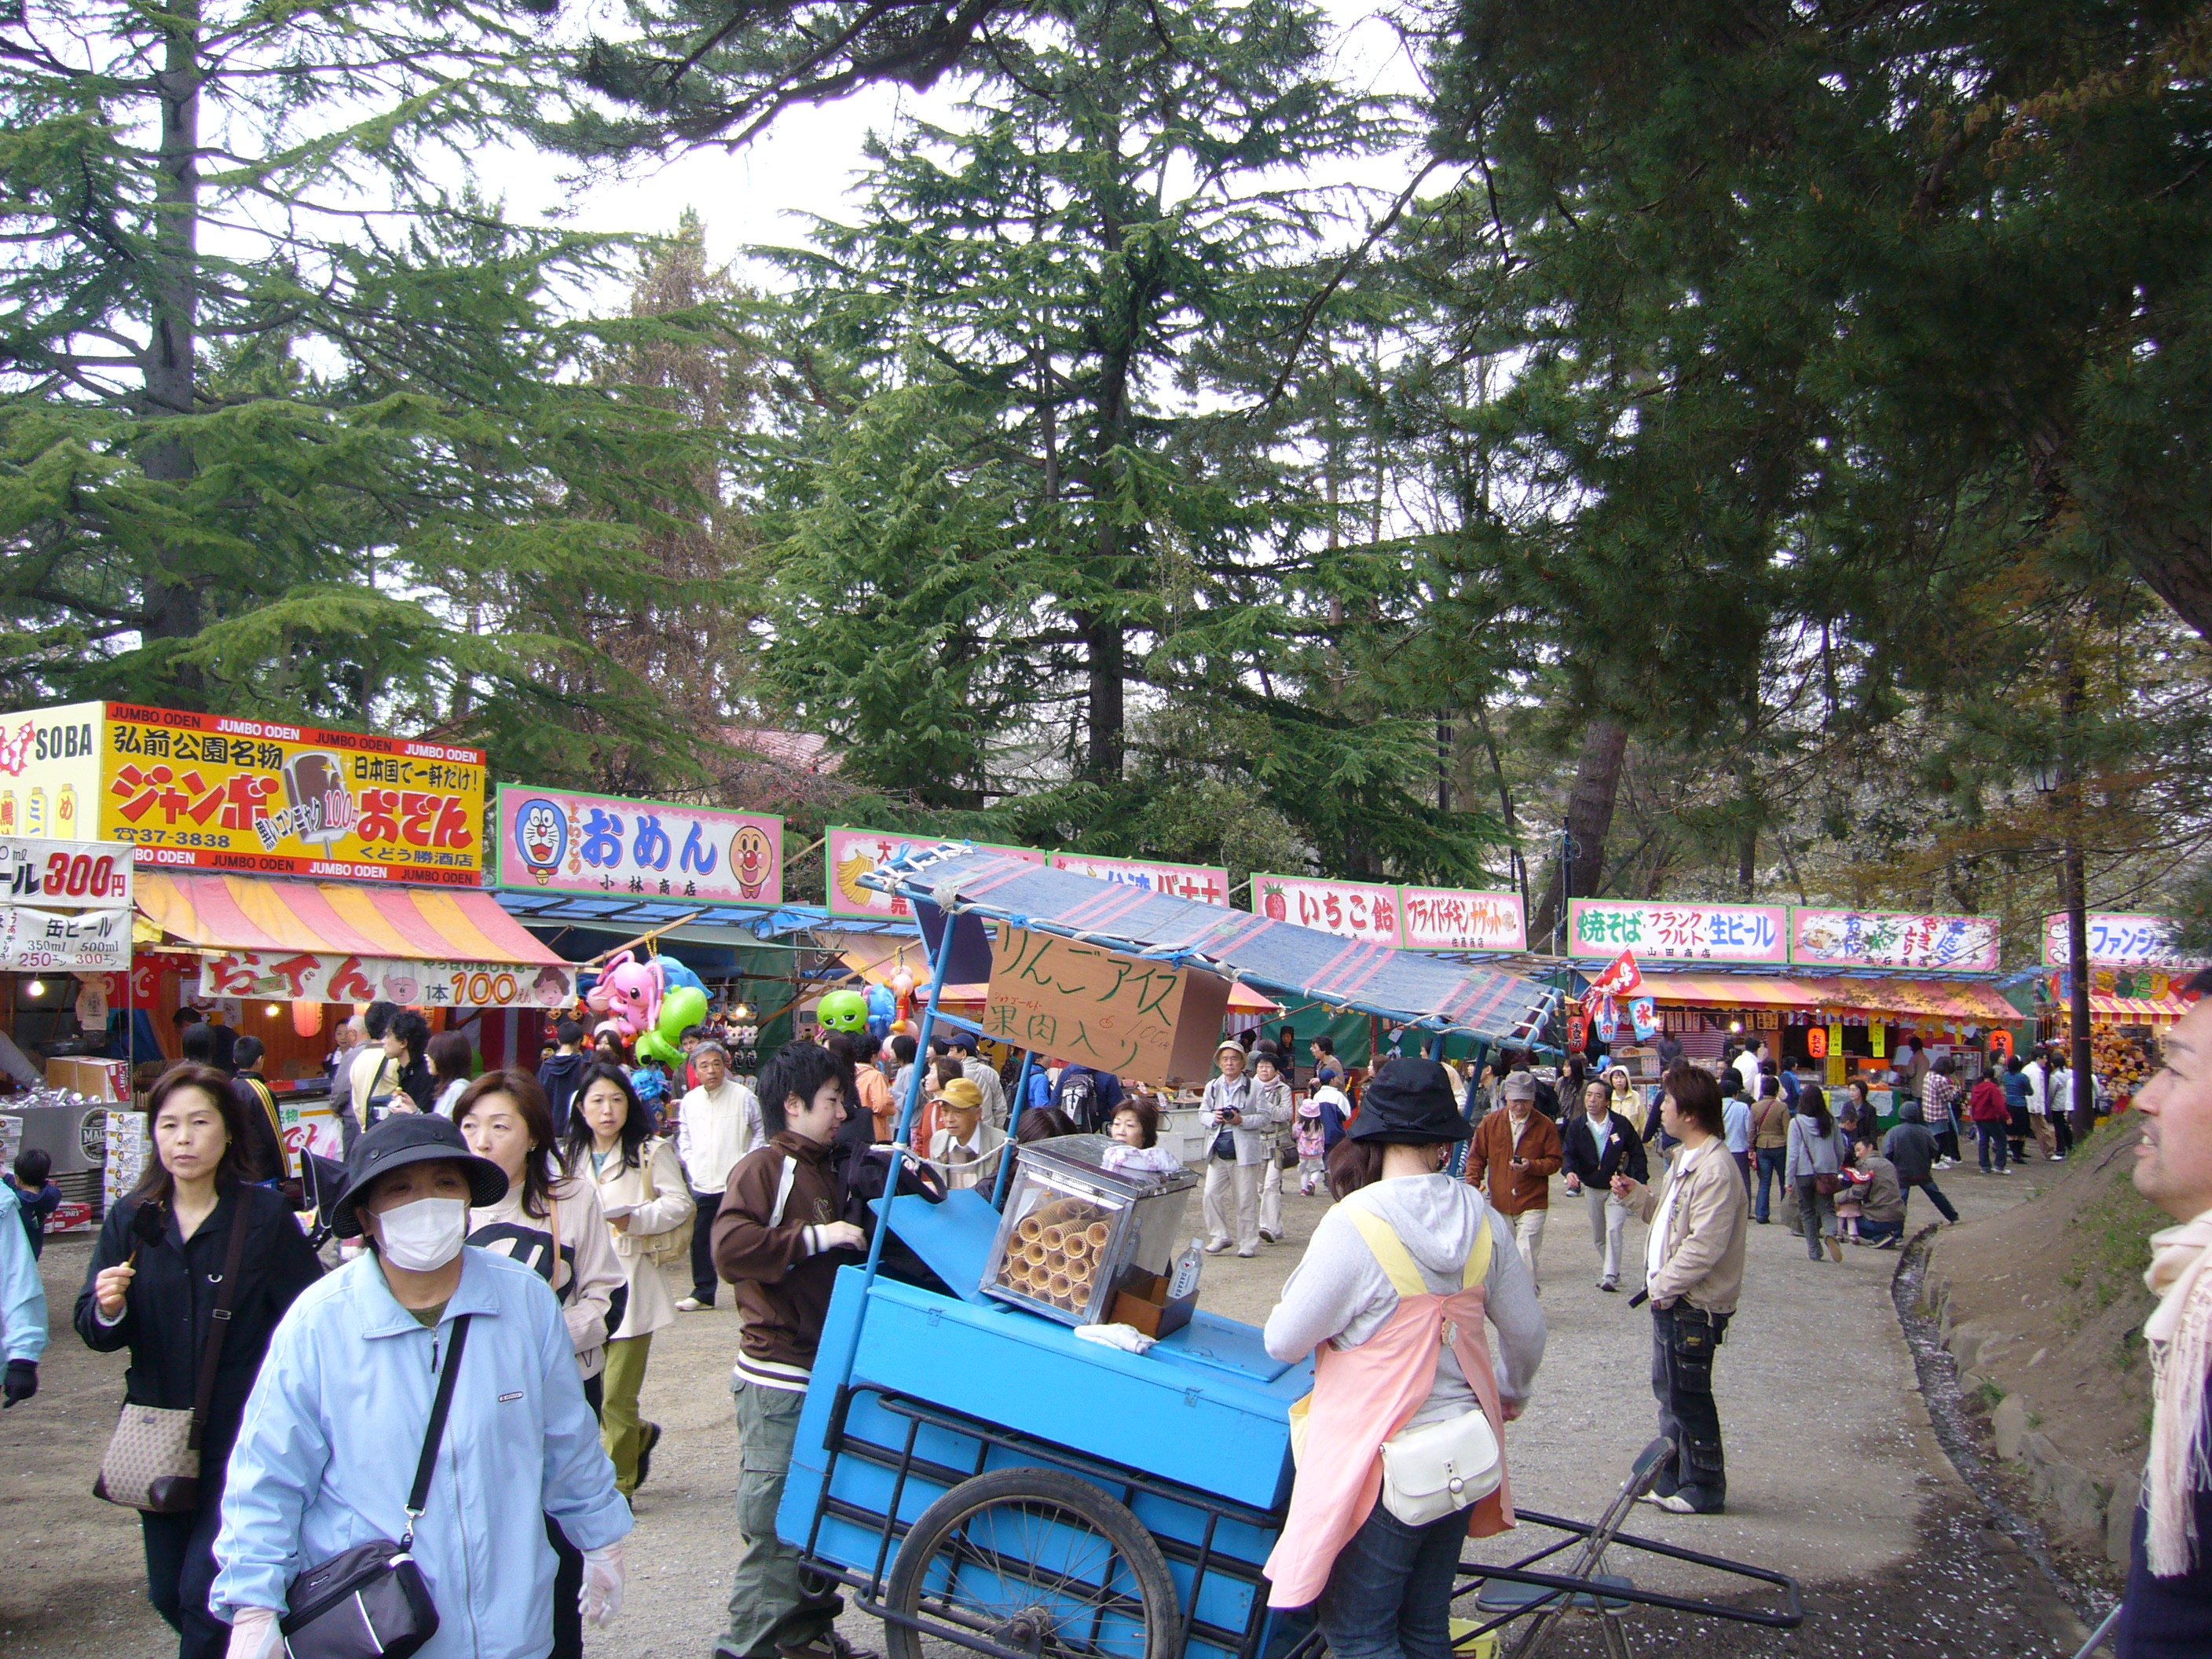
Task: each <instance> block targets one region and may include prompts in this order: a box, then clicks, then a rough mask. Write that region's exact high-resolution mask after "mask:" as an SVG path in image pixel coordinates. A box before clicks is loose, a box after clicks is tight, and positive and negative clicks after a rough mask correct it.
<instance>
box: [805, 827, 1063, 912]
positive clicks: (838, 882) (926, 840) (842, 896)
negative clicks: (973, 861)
mask: <svg viewBox="0 0 2212 1659" xmlns="http://www.w3.org/2000/svg"><path fill="white" fill-rule="evenodd" d="M943 839H944V837H942V836H910V835H908V834H907V833H906V832H905V831H903V830H900V829H831V830H830V831H829V836H828V838H827V842H826V844H825V845H824V846H823V857H822V862H823V871H824V873H825V874H826V876H827V878H828V884H829V914H830V915H833V916H854V917H858V918H860V919H861V920H864V921H880V920H881V919H883V918H884V917H886V916H895V917H897V918H899V919H900V920H902V921H912V920H913V919H914V907H913V906H912V905H911V904H909V903H908V902H907V901H906V899H905V897H904V896H903V895H901V894H898V893H878V891H876V890H875V889H874V888H872V887H863V886H861V885H860V878H861V877H862V876H865V875H866V874H867V873H868V872H870V871H871V870H873V869H875V868H876V867H877V866H879V865H883V864H887V863H889V862H890V860H893V859H895V858H896V857H897V856H898V855H899V854H902V853H913V852H919V851H921V849H923V848H930V847H935V846H937V845H938V844H939V842H941V841H942V840H943ZM975 844H976V845H977V846H978V847H981V848H985V849H986V850H987V851H989V852H993V853H1005V854H1010V855H1012V857H1014V858H1018V859H1020V860H1023V861H1024V863H1027V864H1042V863H1044V862H1045V854H1043V853H1042V852H1041V851H1039V850H1038V849H1037V848H1034V847H1000V846H998V845H996V844H994V843H992V842H976V843H975Z"/></svg>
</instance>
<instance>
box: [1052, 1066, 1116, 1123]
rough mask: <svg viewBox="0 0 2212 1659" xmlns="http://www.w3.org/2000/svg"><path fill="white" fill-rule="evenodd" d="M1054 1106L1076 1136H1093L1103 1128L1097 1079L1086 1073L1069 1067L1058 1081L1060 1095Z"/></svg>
mask: <svg viewBox="0 0 2212 1659" xmlns="http://www.w3.org/2000/svg"><path fill="white" fill-rule="evenodd" d="M1054 1104H1055V1105H1057V1106H1058V1107H1059V1108H1060V1115H1062V1116H1064V1117H1066V1119H1067V1121H1069V1122H1070V1123H1073V1125H1074V1126H1075V1131H1076V1133H1078V1134H1086V1135H1095V1134H1097V1133H1098V1132H1099V1130H1100V1129H1102V1128H1103V1127H1105V1126H1104V1125H1103V1123H1101V1122H1100V1121H1099V1117H1100V1107H1099V1100H1098V1079H1097V1078H1095V1077H1093V1076H1091V1073H1088V1072H1079V1071H1077V1070H1075V1069H1074V1068H1073V1066H1070V1067H1069V1068H1068V1070H1067V1072H1066V1073H1065V1074H1064V1075H1063V1076H1062V1077H1061V1078H1060V1095H1059V1097H1058V1098H1057V1099H1056V1100H1055V1101H1054Z"/></svg>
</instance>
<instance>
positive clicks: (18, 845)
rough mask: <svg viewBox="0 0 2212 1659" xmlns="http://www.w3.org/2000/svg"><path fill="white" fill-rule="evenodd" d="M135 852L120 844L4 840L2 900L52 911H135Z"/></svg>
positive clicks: (1, 847)
mask: <svg viewBox="0 0 2212 1659" xmlns="http://www.w3.org/2000/svg"><path fill="white" fill-rule="evenodd" d="M0 900H4V901H5V902H8V903H9V904H43V905H46V906H47V907H48V908H54V907H57V906H58V907H61V908H65V909H78V908H85V907H93V908H101V907H105V908H123V909H128V908H130V907H131V849H130V848H128V847H126V846H125V845H124V844H123V843H122V842H119V841H19V840H16V839H15V838H14V837H11V836H0Z"/></svg>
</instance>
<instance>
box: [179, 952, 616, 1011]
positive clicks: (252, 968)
mask: <svg viewBox="0 0 2212 1659" xmlns="http://www.w3.org/2000/svg"><path fill="white" fill-rule="evenodd" d="M193 994H196V995H198V996H204V997H265V998H269V999H271V1000H277V1001H307V1002H397V1003H400V1004H402V1005H404V1006H413V1007H419V1008H558V1007H562V1006H565V1005H567V1004H568V1003H570V1002H573V1001H574V1000H575V998H576V970H575V969H573V968H566V967H555V966H553V965H552V964H550V963H547V964H544V965H542V966H541V965H539V964H537V963H496V962H429V961H416V960H415V959H413V958H411V957H339V956H325V955H322V954H319V953H318V952H312V951H225V952H224V953H223V954H222V955H221V956H213V957H203V958H201V961H200V975H199V985H198V988H197V991H196V992H195V993H193Z"/></svg>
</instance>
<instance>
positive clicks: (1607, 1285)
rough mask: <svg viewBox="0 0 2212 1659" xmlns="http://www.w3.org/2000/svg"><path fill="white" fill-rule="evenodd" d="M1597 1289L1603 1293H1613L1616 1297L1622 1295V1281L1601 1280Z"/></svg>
mask: <svg viewBox="0 0 2212 1659" xmlns="http://www.w3.org/2000/svg"><path fill="white" fill-rule="evenodd" d="M1597 1287H1598V1289H1600V1290H1601V1291H1612V1292H1613V1294H1614V1295H1615V1296H1618V1295H1620V1280H1619V1279H1599V1280H1598V1282H1597Z"/></svg>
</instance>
